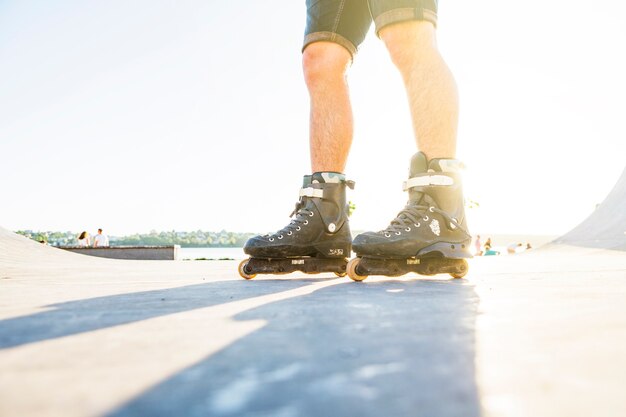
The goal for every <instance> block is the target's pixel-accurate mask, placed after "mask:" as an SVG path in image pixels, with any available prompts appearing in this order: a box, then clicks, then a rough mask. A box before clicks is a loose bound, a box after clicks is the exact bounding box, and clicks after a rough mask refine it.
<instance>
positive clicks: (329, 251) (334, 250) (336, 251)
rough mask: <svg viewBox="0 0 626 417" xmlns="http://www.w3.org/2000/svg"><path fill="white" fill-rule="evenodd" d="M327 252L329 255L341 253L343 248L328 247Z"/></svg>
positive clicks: (339, 254)
mask: <svg viewBox="0 0 626 417" xmlns="http://www.w3.org/2000/svg"><path fill="white" fill-rule="evenodd" d="M328 254H329V255H331V256H341V255H343V249H328Z"/></svg>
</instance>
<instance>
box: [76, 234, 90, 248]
mask: <svg viewBox="0 0 626 417" xmlns="http://www.w3.org/2000/svg"><path fill="white" fill-rule="evenodd" d="M89 245H91V239H90V238H89V233H87V232H86V231H83V232H82V233H81V234H80V235H79V236H78V246H85V247H87V246H89Z"/></svg>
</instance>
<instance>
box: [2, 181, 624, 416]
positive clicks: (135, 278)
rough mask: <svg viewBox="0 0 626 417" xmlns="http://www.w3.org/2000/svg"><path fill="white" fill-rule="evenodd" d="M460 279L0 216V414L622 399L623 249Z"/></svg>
mask: <svg viewBox="0 0 626 417" xmlns="http://www.w3.org/2000/svg"><path fill="white" fill-rule="evenodd" d="M622 182H623V181H622ZM617 188H618V189H620V188H619V187H617ZM621 190H622V192H623V187H622V188H621ZM613 195H614V194H613V193H612V194H611V196H610V198H607V202H609V203H608V204H607V205H606V206H607V207H609V208H610V207H613V210H615V207H616V205H615V204H617V205H618V206H619V204H622V206H621V207H623V201H622V202H620V201H616V202H611V201H613V199H614V198H617V199H619V194H618V197H613ZM622 195H623V194H622ZM605 203H606V202H605ZM607 210H608V209H607ZM566 236H567V235H566ZM594 236H597V235H594ZM617 240H619V239H617ZM618 243H619V242H618ZM617 246H618V245H617ZM617 246H616V245H611V247H613V248H614V247H617ZM242 255H243V254H242ZM466 278H467V279H463V280H454V279H449V277H447V276H438V277H419V276H416V275H406V276H403V277H399V278H384V277H370V278H368V279H367V280H366V281H364V282H363V283H354V282H352V281H351V280H349V279H347V278H337V277H335V276H334V275H332V274H321V275H304V274H298V273H295V274H290V275H284V276H283V275H276V276H263V277H261V276H260V277H257V278H255V279H254V280H252V281H245V280H243V279H241V278H240V277H239V276H238V273H237V262H236V261H213V262H211V261H207V262H202V261H191V262H184V261H124V260H111V259H100V258H94V257H89V256H84V255H77V254H73V253H69V252H65V251H62V250H57V249H54V248H51V247H46V246H43V245H41V244H39V243H37V242H34V241H30V240H28V239H25V238H23V237H21V236H17V235H15V234H13V233H11V232H8V231H7V230H4V229H0V417H14V416H19V417H144V416H145V417H160V416H162V417H172V416H183V417H187V416H190V417H194V416H202V417H207V416H222V417H232V416H242V417H246V416H250V417H252V416H254V417H260V416H267V417H319V416H336V417H352V416H359V417H370V416H371V417H380V416H393V417H413V416H428V417H526V416H532V417H589V416H603V417H623V416H625V415H626V396H624V392H626V380H625V379H624V375H626V303H624V300H626V253H625V252H622V251H616V250H605V249H598V248H589V247H576V246H570V245H565V244H558V245H550V246H549V247H547V248H546V249H543V250H532V251H529V252H527V253H524V254H521V255H515V256H501V257H496V256H494V257H482V258H475V259H473V260H471V262H470V272H469V274H468V275H467V277H466Z"/></svg>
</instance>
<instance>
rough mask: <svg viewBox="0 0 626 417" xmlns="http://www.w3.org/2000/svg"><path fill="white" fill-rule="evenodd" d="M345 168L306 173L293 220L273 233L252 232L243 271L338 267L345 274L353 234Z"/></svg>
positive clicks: (247, 274)
mask: <svg viewBox="0 0 626 417" xmlns="http://www.w3.org/2000/svg"><path fill="white" fill-rule="evenodd" d="M346 187H349V188H353V187H354V183H353V182H352V181H346V179H345V176H344V175H343V174H338V173H334V172H317V173H314V174H313V175H305V176H304V180H303V186H302V189H301V190H300V199H299V201H298V203H297V204H296V208H295V210H294V211H293V212H292V213H291V216H292V220H291V222H290V223H289V224H288V225H287V226H285V227H284V228H283V229H281V230H279V231H278V232H276V233H274V234H271V235H261V236H255V237H253V238H250V239H249V240H248V241H247V242H246V244H245V246H244V248H243V250H244V252H245V253H246V254H248V255H250V258H249V259H246V260H244V261H243V262H241V264H240V265H239V275H241V276H242V277H243V278H245V279H252V278H254V277H255V276H256V274H287V273H290V272H294V271H302V272H306V273H319V272H334V273H335V274H336V275H337V276H340V277H342V276H345V275H346V266H347V264H348V257H350V256H351V246H352V235H351V234H350V226H349V225H348V208H347V204H346Z"/></svg>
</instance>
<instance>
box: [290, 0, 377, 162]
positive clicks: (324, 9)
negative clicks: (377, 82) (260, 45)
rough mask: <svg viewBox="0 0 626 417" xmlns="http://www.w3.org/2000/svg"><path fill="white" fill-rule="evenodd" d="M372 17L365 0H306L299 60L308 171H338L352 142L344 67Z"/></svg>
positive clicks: (346, 157) (351, 126) (346, 67)
mask: <svg viewBox="0 0 626 417" xmlns="http://www.w3.org/2000/svg"><path fill="white" fill-rule="evenodd" d="M371 23H372V17H371V15H370V11H369V6H368V3H367V0H307V26H306V31H305V37H304V46H303V48H302V49H303V56H302V66H303V71H304V79H305V82H306V85H307V88H308V91H309V96H310V104H311V109H310V133H309V144H310V150H311V169H312V172H324V171H330V172H343V171H344V169H345V166H346V161H347V159H348V153H349V152H350V145H351V143H352V133H353V124H352V123H353V122H352V107H351V104H350V95H349V90H348V82H347V77H346V72H347V70H348V67H349V66H350V64H351V62H352V59H353V58H354V56H355V54H356V52H357V48H358V46H359V45H360V44H361V42H363V39H364V38H365V35H366V34H367V31H368V29H369V27H370V26H371Z"/></svg>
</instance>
